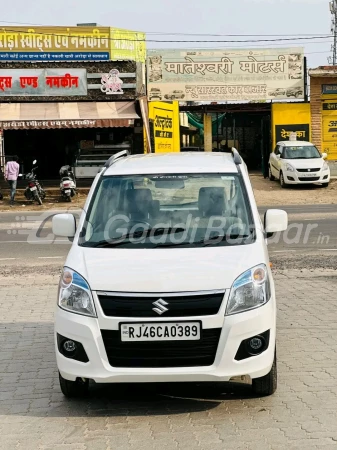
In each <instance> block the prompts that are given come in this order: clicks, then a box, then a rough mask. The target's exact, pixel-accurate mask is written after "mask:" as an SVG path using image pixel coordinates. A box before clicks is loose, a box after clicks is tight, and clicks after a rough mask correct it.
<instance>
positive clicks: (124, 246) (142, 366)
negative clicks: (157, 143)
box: [53, 150, 288, 397]
mask: <svg viewBox="0 0 337 450" xmlns="http://www.w3.org/2000/svg"><path fill="white" fill-rule="evenodd" d="M83 211H84V212H83V213H82V216H81V218H80V220H79V223H78V224H77V225H76V223H75V219H74V216H73V215H71V214H59V215H56V216H54V217H53V232H54V234H56V235H59V236H65V237H68V238H70V239H72V240H73V243H72V247H71V250H70V252H69V254H68V257H67V259H66V262H65V266H64V269H63V272H62V274H61V279H60V284H59V292H58V298H57V307H56V313H55V346H56V357H57V365H58V369H59V378H60V385H61V389H62V392H63V393H64V395H66V396H69V397H71V396H79V395H82V394H85V393H86V392H87V390H88V384H89V383H88V382H89V380H93V381H95V382H96V383H128V382H131V383H134V382H139V383H148V382H152V383H153V382H158V383H159V382H202V381H208V382H223V381H229V380H231V379H233V378H236V377H238V376H244V375H248V376H250V377H251V379H252V388H253V391H254V393H255V394H256V395H259V396H264V395H271V394H273V392H274V391H275V389H276V384H277V369H276V343H275V337H276V299H275V289H274V281H273V277H272V273H271V269H270V263H269V257H268V251H267V244H266V239H267V237H268V236H271V235H272V234H273V233H275V232H279V231H283V230H285V229H286V228H287V224H288V218H287V214H286V212H284V211H281V210H269V211H267V213H266V215H265V219H264V220H265V223H264V224H262V222H261V220H260V216H259V212H258V209H257V206H256V203H255V200H254V195H253V190H252V187H251V184H250V180H249V177H248V172H247V168H246V166H245V164H244V163H243V161H242V159H241V157H240V155H239V154H238V152H237V151H236V150H233V153H228V154H224V153H201V152H200V153H199V152H196V153H190V152H187V153H168V154H151V155H145V156H144V155H133V156H127V155H126V152H122V153H121V154H119V155H116V156H113V157H112V158H111V159H110V160H109V161H108V162H107V164H106V166H105V168H104V169H103V170H102V172H101V173H100V174H98V175H97V177H96V179H95V181H94V183H93V186H92V188H91V190H90V193H89V196H88V199H87V201H86V204H85V207H84V210H83ZM140 389H141V388H140Z"/></svg>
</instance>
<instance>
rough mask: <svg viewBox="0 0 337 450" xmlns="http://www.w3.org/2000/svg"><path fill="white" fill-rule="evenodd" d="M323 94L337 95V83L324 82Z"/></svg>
mask: <svg viewBox="0 0 337 450" xmlns="http://www.w3.org/2000/svg"><path fill="white" fill-rule="evenodd" d="M322 94H335V95H337V84H322Z"/></svg>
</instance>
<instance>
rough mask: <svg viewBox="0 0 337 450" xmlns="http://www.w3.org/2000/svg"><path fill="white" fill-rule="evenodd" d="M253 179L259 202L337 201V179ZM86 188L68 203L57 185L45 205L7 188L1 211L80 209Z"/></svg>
mask: <svg viewBox="0 0 337 450" xmlns="http://www.w3.org/2000/svg"><path fill="white" fill-rule="evenodd" d="M251 181H252V185H253V189H254V192H255V198H256V202H257V204H258V206H277V205H304V204H308V205H314V204H337V180H331V182H330V185H329V187H327V188H322V187H320V186H294V187H289V188H287V189H282V188H281V186H280V184H279V183H278V182H277V181H269V180H268V179H264V178H263V177H262V176H261V175H258V174H252V175H251ZM87 191H88V190H87V189H85V190H84V191H82V192H80V193H79V194H78V196H76V197H75V198H74V199H73V201H72V202H71V203H68V202H65V201H64V200H62V199H61V198H60V197H59V195H58V192H57V190H55V189H54V190H52V191H51V192H50V193H49V192H48V193H47V197H46V199H45V201H44V203H43V205H42V206H39V205H37V204H32V203H31V202H28V201H26V200H23V198H22V197H19V198H18V199H17V202H16V205H15V206H14V207H10V205H9V197H8V191H4V200H3V201H0V212H6V211H11V212H12V211H22V210H26V211H47V210H50V209H53V210H58V209H62V210H67V209H72V210H73V209H79V208H82V207H83V205H84V202H85V200H86V192H87Z"/></svg>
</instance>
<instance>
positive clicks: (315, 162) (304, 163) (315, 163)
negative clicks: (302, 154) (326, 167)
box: [284, 158, 324, 169]
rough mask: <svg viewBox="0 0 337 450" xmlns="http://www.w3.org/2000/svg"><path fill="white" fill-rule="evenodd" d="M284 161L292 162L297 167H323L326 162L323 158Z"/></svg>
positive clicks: (286, 160)
mask: <svg viewBox="0 0 337 450" xmlns="http://www.w3.org/2000/svg"><path fill="white" fill-rule="evenodd" d="M284 162H286V163H287V164H290V165H291V166H293V167H294V168H295V169H318V168H319V169H321V168H322V167H323V164H324V160H323V159H322V158H313V159H285V160H284Z"/></svg>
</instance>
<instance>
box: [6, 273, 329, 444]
mask: <svg viewBox="0 0 337 450" xmlns="http://www.w3.org/2000/svg"><path fill="white" fill-rule="evenodd" d="M336 275H337V272H335V273H333V272H329V274H327V273H323V272H318V271H312V272H293V271H291V272H289V273H287V272H286V271H283V272H278V273H277V274H276V281H277V288H278V299H279V326H278V359H279V389H278V391H277V393H276V394H275V395H274V396H273V397H269V398H265V399H257V398H253V397H251V393H250V389H249V386H248V387H247V386H244V385H239V384H237V385H235V384H233V385H229V386H228V385H218V386H214V385H213V386H212V385H211V386H200V385H199V386H196V385H191V386H190V385H183V386H181V385H171V386H153V385H151V386H143V385H142V386H135V385H128V386H116V387H111V386H99V387H96V386H94V387H93V389H92V391H91V395H90V397H89V398H88V399H85V400H72V401H68V400H66V399H64V397H63V396H62V394H61V393H60V390H59V386H58V379H57V372H56V365H55V358H54V347H53V326H52V319H53V310H54V307H55V297H56V290H57V289H56V284H57V279H56V278H55V277H51V276H47V275H46V276H44V275H36V277H34V278H33V277H31V278H29V277H26V278H25V279H21V278H20V277H16V278H11V279H9V278H0V307H1V315H0V436H1V438H0V449H3V450H12V449H23V450H61V449H62V450H86V449H89V450H91V449H92V450H119V449H121V450H124V449H134V450H141V449H144V450H150V449H156V450H157V449H159V450H164V449H169V450H171V449H184V450H194V449H202V450H218V449H219V450H220V449H221V450H224V449H225V450H231V449H233V450H234V449H235V450H240V449H246V450H255V449H256V450H265V449H268V450H270V449H272V450H281V449H286V450H291V449H303V450H304V449H305V450H306V449H323V450H330V449H336V448H337V381H336V379H337V364H336V359H337V320H336V318H337V312H336V311H337V296H336V290H337V276H336Z"/></svg>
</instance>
